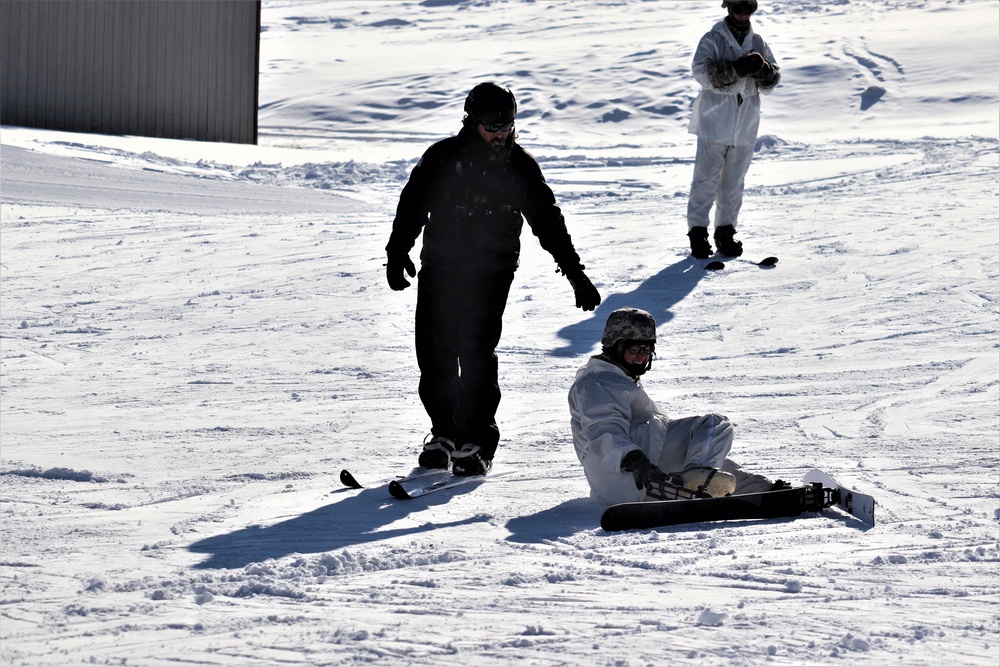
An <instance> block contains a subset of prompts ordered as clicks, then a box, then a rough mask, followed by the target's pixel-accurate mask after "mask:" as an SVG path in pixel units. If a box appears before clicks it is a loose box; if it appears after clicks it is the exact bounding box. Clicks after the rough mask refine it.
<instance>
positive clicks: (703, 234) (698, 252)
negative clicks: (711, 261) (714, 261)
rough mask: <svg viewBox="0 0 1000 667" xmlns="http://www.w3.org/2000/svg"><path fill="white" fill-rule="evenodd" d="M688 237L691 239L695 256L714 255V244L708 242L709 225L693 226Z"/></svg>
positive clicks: (701, 257) (707, 256) (692, 252)
mask: <svg viewBox="0 0 1000 667" xmlns="http://www.w3.org/2000/svg"><path fill="white" fill-rule="evenodd" d="M716 233H718V232H716ZM688 238H689V239H691V254H692V255H693V256H694V257H695V258H697V259H708V258H709V257H711V256H712V246H711V244H709V242H708V227H692V228H691V231H689V232H688Z"/></svg>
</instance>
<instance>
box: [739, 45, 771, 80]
mask: <svg viewBox="0 0 1000 667" xmlns="http://www.w3.org/2000/svg"><path fill="white" fill-rule="evenodd" d="M766 62H767V61H766V60H764V56H762V55H760V54H759V53H757V52H756V51H751V52H750V53H748V54H746V55H745V56H743V57H742V58H738V59H737V60H736V62H734V63H733V69H735V70H736V74H738V75H739V76H753V75H755V74H757V72H759V71H760V70H761V69H762V68H763V67H764V64H765V63H766Z"/></svg>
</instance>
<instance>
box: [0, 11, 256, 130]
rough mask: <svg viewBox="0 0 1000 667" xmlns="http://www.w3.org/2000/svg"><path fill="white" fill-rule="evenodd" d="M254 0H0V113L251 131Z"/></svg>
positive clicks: (53, 122)
mask: <svg viewBox="0 0 1000 667" xmlns="http://www.w3.org/2000/svg"><path fill="white" fill-rule="evenodd" d="M259 47H260V0H2V1H0V61H2V62H0V123H3V124H5V125H18V126H26V127H41V128H48V129H53V130H65V131H71V132H91V133H99V134H134V135H141V136H150V137H171V138H182V139H197V140H201V141H226V142H233V143H250V144H255V143H257V91H258V88H257V86H258V64H259V59H260V58H259Z"/></svg>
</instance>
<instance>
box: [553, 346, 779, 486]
mask: <svg viewBox="0 0 1000 667" xmlns="http://www.w3.org/2000/svg"><path fill="white" fill-rule="evenodd" d="M569 411H570V416H571V427H572V431H573V445H574V447H575V448H576V455H577V457H578V458H579V459H580V463H582V464H583V471H584V474H585V475H586V477H587V482H589V483H590V495H591V498H593V499H594V500H596V501H598V502H601V503H606V504H609V505H611V504H615V503H623V502H638V501H642V500H652V499H651V498H648V497H647V496H646V491H645V489H637V488H635V479H634V477H633V476H632V474H631V473H627V472H622V470H621V463H622V457H624V456H625V455H626V454H628V453H629V452H631V451H633V450H636V449H640V450H642V452H643V453H644V454H645V455H646V456H647V457H648V458H649V460H650V461H652V462H653V463H654V464H656V466H657V467H659V468H660V470H663V471H664V472H679V471H681V470H683V469H684V468H685V467H687V466H689V465H702V466H711V467H713V468H720V469H723V470H726V471H727V472H731V473H733V474H734V475H736V479H737V489H736V491H737V493H749V492H753V491H762V490H766V489H767V488H770V485H771V482H770V480H768V479H766V478H764V477H761V476H760V475H748V474H747V473H745V472H744V471H743V470H742V469H741V468H740V467H739V466H737V465H736V464H735V463H733V462H732V461H729V460H728V459H726V456H727V455H728V454H729V450H730V449H731V448H732V446H733V427H732V424H731V423H730V422H729V420H728V419H726V418H725V417H723V416H722V415H717V414H708V415H702V416H698V417H687V418H684V419H670V418H669V417H667V415H666V413H665V412H664V411H663V410H661V409H660V407H659V406H658V405H657V404H656V403H655V402H654V401H653V399H651V398H650V397H649V395H648V394H647V393H646V391H645V390H644V389H643V388H642V385H640V384H639V383H638V382H636V381H635V380H633V379H632V378H631V377H630V376H629V375H628V374H627V373H626V372H625V371H623V370H622V369H621V368H619V367H618V366H616V365H614V364H612V363H610V362H607V361H604V360H603V359H598V358H591V359H590V360H588V362H587V363H586V365H584V366H583V368H581V369H580V370H579V371H577V374H576V380H575V381H574V382H573V386H572V387H571V388H570V390H569Z"/></svg>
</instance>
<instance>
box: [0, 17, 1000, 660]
mask: <svg viewBox="0 0 1000 667" xmlns="http://www.w3.org/2000/svg"><path fill="white" fill-rule="evenodd" d="M718 5H719V3H718V2H715V1H708V2H701V1H697V2H696V1H694V0H690V1H686V0H685V1H678V2H670V1H665V0H660V1H657V0H645V1H644V0H615V1H611V0H608V1H605V2H598V1H596V0H586V1H580V2H577V1H575V0H572V1H570V0H533V1H532V0H423V1H421V2H416V1H413V2H411V1H397V0H264V3H263V14H262V23H263V26H262V29H263V32H262V36H261V91H260V114H259V116H260V130H261V132H260V144H259V145H257V146H235V145H223V144H202V143H197V142H189V141H175V140H163V139H151V138H143V137H111V136H98V135H84V134H68V133H61V132H52V131H44V130H36V129H28V128H18V127H11V126H4V127H3V128H2V129H0V144H2V145H0V535H2V538H0V664H3V665H4V666H8V665H9V666H11V667H14V666H42V665H44V666H64V665H81V664H88V665H92V664H97V665H111V664H114V665H130V666H142V667H166V666H170V667H178V666H191V667H194V666H195V665H198V666H204V665H215V666H219V667H236V666H244V665H246V666H261V667H263V666H271V665H301V666H313V665H330V666H339V665H344V666H346V665H358V664H378V665H415V666H425V665H426V666H430V665H435V666H439V665H454V666H456V667H457V666H459V665H483V666H497V667H500V666H507V665H531V666H533V667H535V666H539V667H551V666H556V665H595V666H598V665H599V666H604V665H609V666H610V665H614V666H636V667H637V666H639V665H665V664H670V665H733V666H742V665H822V666H827V665H852V666H853V665H859V666H872V667H875V666H878V667H883V666H884V665H904V666H918V667H924V666H926V667H932V666H933V667H937V666H939V665H947V666H951V665H989V666H992V665H996V664H997V662H998V660H1000V622H998V619H1000V539H998V527H1000V448H998V440H1000V314H998V304H1000V259H998V257H1000V255H998V251H1000V206H998V196H1000V183H998V173H1000V172H998V168H1000V150H998V148H1000V145H998V144H1000V141H998V125H1000V121H998V118H1000V116H998V112H1000V89H998V83H997V82H998V70H997V59H996V55H997V53H998V52H1000V12H998V3H997V2H996V1H995V0H837V1H827V2H820V1H819V0H816V1H806V2H802V1H795V0H761V10H760V11H759V12H758V13H757V14H756V15H755V16H754V25H755V28H756V29H757V30H758V32H760V33H761V34H762V35H763V36H764V37H765V39H766V40H767V41H768V43H769V44H770V46H771V48H772V50H773V51H774V54H775V56H776V57H777V59H778V62H779V64H780V65H781V66H782V74H783V79H782V84H781V86H779V87H778V88H777V89H776V90H775V91H774V93H773V94H772V95H770V96H768V97H767V98H765V99H764V101H763V119H762V123H761V140H760V142H759V146H758V151H757V154H756V156H755V158H754V162H753V164H752V165H751V167H750V173H749V175H748V178H747V192H746V200H745V205H744V208H743V220H742V227H741V237H742V238H743V242H744V246H745V248H746V256H745V261H744V260H737V261H729V262H727V265H726V269H725V270H723V271H719V272H711V271H705V270H704V268H703V267H704V264H705V263H706V262H704V261H697V260H693V259H692V258H691V257H690V255H689V253H688V245H687V238H686V236H685V232H686V220H685V211H686V203H687V191H688V187H689V185H690V179H691V172H692V166H693V156H694V137H693V136H691V135H689V134H687V132H686V127H687V121H688V117H689V110H690V105H691V102H692V101H693V99H694V97H695V95H696V94H697V91H698V89H697V84H696V83H695V82H694V80H693V79H692V78H691V76H690V74H689V69H688V68H689V64H690V59H691V56H692V53H693V50H694V47H695V45H696V43H697V41H698V39H699V38H700V36H701V35H702V34H703V33H704V32H705V31H707V30H708V29H709V28H710V27H711V25H712V23H713V22H714V21H716V20H718V19H719V18H721V17H722V15H723V13H722V10H721V9H720V8H719V6H718ZM491 79H495V80H498V81H501V82H503V83H506V84H507V85H509V86H510V87H511V89H512V90H513V91H514V93H515V94H516V95H517V97H518V103H519V109H520V111H519V116H518V125H517V127H518V132H519V135H520V142H521V143H522V144H523V145H524V146H525V147H526V148H527V149H528V150H529V151H530V152H531V153H532V154H534V155H535V156H536V157H537V158H538V160H539V163H540V164H541V167H542V170H543V172H544V174H545V176H546V178H547V180H548V181H549V183H550V185H551V186H552V188H553V190H554V191H555V193H556V197H557V199H558V201H559V203H560V205H561V206H562V208H563V211H564V213H565V215H566V218H567V223H568V225H569V227H570V231H571V234H572V236H573V239H574V242H575V244H576V247H577V249H578V251H579V252H580V254H581V256H582V257H583V261H584V262H585V264H586V265H587V272H588V274H589V275H590V276H591V277H592V278H593V280H594V282H595V284H596V285H597V286H598V288H599V289H600V291H601V292H602V294H603V295H604V303H603V304H602V305H601V306H600V307H599V308H598V309H597V310H596V311H595V312H593V313H584V312H582V311H580V310H577V309H575V308H574V307H573V294H572V290H571V288H570V286H569V284H568V283H567V282H566V280H565V278H563V277H562V276H561V275H559V274H556V273H554V269H555V265H554V262H553V261H552V259H551V257H550V256H548V255H547V254H546V253H545V252H544V251H542V250H541V249H540V248H539V247H538V245H537V242H536V241H535V239H534V238H533V237H532V236H531V235H530V234H529V233H527V232H525V234H524V235H523V246H524V252H523V256H522V265H521V269H520V270H519V271H518V274H517V277H516V278H515V282H514V286H513V288H512V291H511V297H510V301H509V304H508V307H507V311H506V315H505V329H504V337H503V340H502V341H501V346H500V348H499V349H498V354H499V356H500V373H501V385H502V389H503V392H504V398H503V402H502V403H501V406H500V412H499V415H498V420H499V422H500V423H499V425H500V428H501V433H502V440H501V448H500V450H499V452H498V455H497V459H496V462H495V467H494V473H493V474H491V476H490V477H489V478H488V479H486V480H485V481H483V482H482V483H473V484H468V485H464V486H461V487H458V488H456V489H453V490H450V491H443V492H440V493H437V494H433V495H431V496H428V497H427V498H425V499H417V500H412V501H396V500H393V499H392V498H391V497H390V496H389V494H388V492H387V491H386V489H385V487H384V485H379V484H377V483H376V482H378V481H380V480H381V481H384V480H386V479H388V478H391V477H393V476H395V475H403V474H406V473H407V472H409V471H410V470H411V469H412V468H413V467H414V465H415V464H416V455H417V452H418V451H419V447H420V443H421V442H422V440H423V438H424V436H425V434H426V433H427V431H428V429H429V423H428V422H427V418H426V416H425V414H424V412H423V409H422V407H421V405H420V402H419V400H418V398H417V395H416V384H417V368H416V362H415V359H414V354H413V341H412V338H413V312H414V303H415V296H416V291H415V289H413V288H411V289H409V290H406V291H403V292H398V293H397V292H392V291H390V290H389V288H388V287H387V286H386V285H385V279H384V268H383V262H384V250H383V248H384V246H385V243H386V241H387V240H388V235H389V231H390V225H391V220H392V216H393V212H394V209H395V204H396V199H397V197H398V195H399V191H400V189H401V188H402V186H403V184H404V183H405V182H406V179H407V177H408V175H409V172H410V170H411V169H412V168H413V166H414V164H415V163H416V160H417V159H418V158H419V156H420V154H421V153H422V152H423V150H424V149H426V148H427V147H428V146H429V145H430V144H431V143H433V142H434V141H436V140H438V139H441V138H443V137H445V136H448V135H450V134H453V133H455V132H456V131H457V130H458V128H459V125H460V120H461V115H462V103H463V101H464V97H465V94H466V93H467V92H468V90H469V89H470V88H471V87H472V86H473V85H475V84H476V83H478V82H480V81H482V80H491ZM768 255H775V256H778V257H779V259H780V261H779V262H778V264H777V265H776V266H775V267H773V268H770V269H765V268H759V267H757V266H756V265H755V264H754V263H753V260H757V259H760V258H762V257H765V256H768ZM413 257H414V258H416V252H414V254H413ZM624 305H631V306H636V307H640V308H644V309H646V310H649V311H650V312H651V313H652V314H653V315H654V316H655V318H656V320H657V322H658V325H659V326H658V336H659V341H658V345H657V360H656V362H655V364H654V366H653V369H652V370H651V371H650V373H649V374H648V375H647V376H646V377H645V378H644V386H645V387H646V389H647V391H648V392H649V393H650V395H651V396H653V397H654V398H655V399H656V400H657V401H658V402H659V403H660V404H661V405H662V406H664V407H665V408H666V409H667V410H668V412H670V413H671V414H672V415H675V416H686V415H692V414H701V413H706V412H720V413H723V414H726V415H728V416H729V417H730V418H731V419H732V420H733V422H734V423H735V425H736V433H737V435H736V443H735V446H734V450H733V453H732V458H734V459H736V460H737V461H739V462H740V463H741V464H742V465H743V466H744V467H745V468H747V469H750V470H753V471H759V472H762V473H764V474H766V475H768V476H770V477H773V478H781V479H786V480H790V481H797V480H799V479H800V478H801V477H802V475H803V474H804V473H805V472H806V471H808V470H809V469H811V468H820V469H822V470H825V471H826V472H828V473H829V474H831V475H832V476H834V477H836V478H837V479H838V480H839V481H840V482H842V483H844V484H845V485H847V486H849V487H853V488H855V489H857V490H858V491H860V492H863V493H868V494H871V495H873V496H875V498H876V500H877V502H878V506H877V508H876V525H875V526H874V527H871V528H869V527H867V526H865V525H864V524H863V523H861V522H860V521H858V520H856V519H854V518H852V517H850V516H848V515H846V514H843V513H841V512H839V511H837V510H834V509H829V510H825V511H824V512H822V513H811V514H807V515H804V516H802V517H800V518H797V519H775V520H760V521H739V522H727V523H714V524H713V523H701V524H692V525H686V526H678V527H672V528H661V529H658V530H637V531H625V532H620V533H608V532H605V531H603V530H602V529H601V528H600V524H599V521H600V514H601V511H602V509H603V508H602V507H601V506H599V505H597V504H595V503H593V502H592V501H591V500H589V498H588V487H587V484H586V481H585V479H584V477H583V471H582V468H581V466H580V465H579V462H578V461H577V460H576V456H575V454H574V452H573V446H572V440H571V436H570V432H569V413H568V409H567V405H566V393H567V390H568V388H569V385H570V384H571V382H572V380H573V377H574V374H575V371H576V369H577V368H579V367H580V366H581V365H582V364H583V363H585V361H586V359H587V358H588V356H589V355H590V354H593V353H594V352H595V350H596V349H597V342H598V340H599V337H600V332H601V329H602V328H603V323H604V320H605V318H606V317H607V315H608V313H610V312H611V311H612V310H613V309H615V308H618V307H621V306H624ZM345 468H346V469H349V470H350V471H351V472H352V473H354V475H355V476H356V477H357V478H358V479H359V480H361V481H362V482H363V483H366V484H370V488H366V489H363V490H360V491H358V490H348V489H346V488H344V487H343V486H342V485H341V484H340V482H339V480H338V474H339V473H340V471H341V470H342V469H345Z"/></svg>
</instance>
